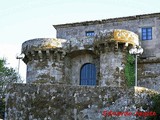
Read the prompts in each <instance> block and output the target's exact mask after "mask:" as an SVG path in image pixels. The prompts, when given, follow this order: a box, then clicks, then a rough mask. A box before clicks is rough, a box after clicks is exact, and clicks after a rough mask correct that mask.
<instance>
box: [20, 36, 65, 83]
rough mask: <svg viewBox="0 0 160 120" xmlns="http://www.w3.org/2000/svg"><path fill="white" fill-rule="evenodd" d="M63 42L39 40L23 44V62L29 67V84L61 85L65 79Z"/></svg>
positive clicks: (48, 39) (46, 39)
mask: <svg viewBox="0 0 160 120" xmlns="http://www.w3.org/2000/svg"><path fill="white" fill-rule="evenodd" d="M61 47H62V44H61V40H58V39H53V38H38V39H32V40H28V41H25V42H24V43H23V44H22V53H24V54H25V58H24V59H23V61H24V62H25V63H26V65H27V77H26V81H27V83H30V82H40V83H61V82H62V78H63V60H62V59H63V57H64V54H65V52H64V51H63V50H62V48H61Z"/></svg>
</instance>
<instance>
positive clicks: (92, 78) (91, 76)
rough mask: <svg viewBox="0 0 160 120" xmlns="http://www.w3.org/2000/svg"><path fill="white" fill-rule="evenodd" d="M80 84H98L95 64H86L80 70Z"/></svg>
mask: <svg viewBox="0 0 160 120" xmlns="http://www.w3.org/2000/svg"><path fill="white" fill-rule="evenodd" d="M80 85H96V67H95V65H94V64H91V63H87V64H84V65H83V66H82V68H81V71H80Z"/></svg>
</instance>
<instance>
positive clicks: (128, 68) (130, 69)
mask: <svg viewBox="0 0 160 120" xmlns="http://www.w3.org/2000/svg"><path fill="white" fill-rule="evenodd" d="M134 60H135V59H134V56H133V55H131V54H129V53H128V54H127V62H126V64H125V69H124V73H125V78H126V83H127V86H129V87H131V86H134V84H135V64H134Z"/></svg>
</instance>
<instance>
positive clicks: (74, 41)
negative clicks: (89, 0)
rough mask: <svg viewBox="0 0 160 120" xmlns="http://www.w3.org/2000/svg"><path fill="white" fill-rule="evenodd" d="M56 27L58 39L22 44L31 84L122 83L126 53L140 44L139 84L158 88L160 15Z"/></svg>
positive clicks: (28, 79)
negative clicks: (142, 51) (141, 53)
mask: <svg viewBox="0 0 160 120" xmlns="http://www.w3.org/2000/svg"><path fill="white" fill-rule="evenodd" d="M53 26H54V28H55V29H56V30H57V39H50V38H49V39H46V38H40V39H33V40H29V41H26V42H24V43H23V45H22V53H24V54H25V58H24V62H25V63H26V64H27V82H28V83H29V82H42V83H59V84H69V85H99V86H113V87H115V86H121V85H122V86H124V85H125V77H124V67H125V62H126V61H125V60H126V58H125V56H126V53H127V52H128V50H129V49H130V48H131V47H133V46H142V48H143V49H144V53H143V55H142V56H140V58H141V60H140V61H139V66H140V69H139V71H140V72H139V75H138V77H139V79H140V81H139V85H142V86H145V85H147V84H148V82H149V83H150V84H152V85H153V88H155V89H156V90H157V89H158V88H157V87H156V85H157V81H159V74H160V71H159V66H160V64H159V58H160V53H159V52H160V50H159V49H160V47H159V46H160V42H159V38H160V32H159V31H160V27H159V26H160V13H154V14H146V15H136V16H129V17H121V18H113V19H104V20H97V21H87V22H79V23H69V24H61V25H53ZM116 32H117V35H116ZM137 35H138V36H137ZM116 37H119V38H116ZM137 39H139V40H137ZM139 44H140V45H139ZM150 79H154V80H152V81H151V80H150ZM153 81H154V83H152V82H153ZM141 83H142V84H141ZM147 86H150V85H147Z"/></svg>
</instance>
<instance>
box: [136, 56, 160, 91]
mask: <svg viewBox="0 0 160 120" xmlns="http://www.w3.org/2000/svg"><path fill="white" fill-rule="evenodd" d="M138 85H139V86H142V87H147V88H149V89H154V90H156V91H160V87H159V86H160V60H159V59H155V60H154V59H153V60H141V61H139V64H138Z"/></svg>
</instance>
